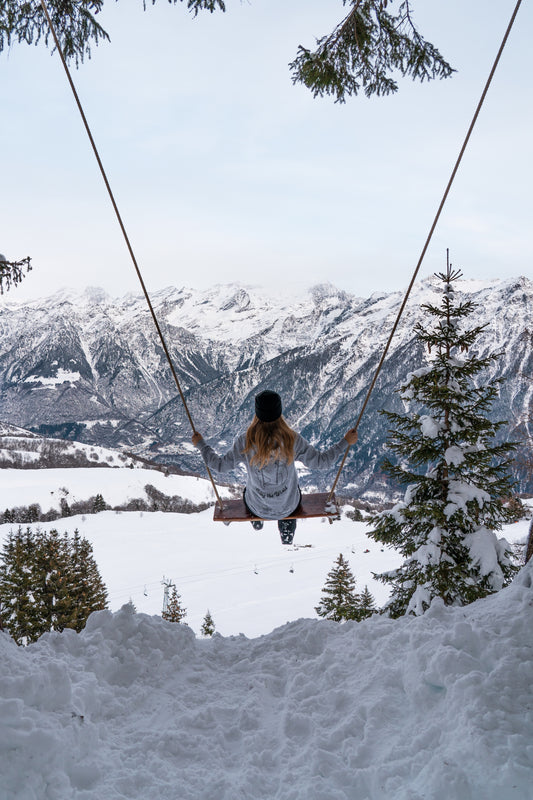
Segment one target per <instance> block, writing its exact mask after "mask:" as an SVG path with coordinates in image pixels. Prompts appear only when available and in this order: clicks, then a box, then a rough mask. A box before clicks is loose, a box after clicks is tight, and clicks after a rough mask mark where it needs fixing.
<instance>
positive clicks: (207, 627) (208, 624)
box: [201, 609, 215, 636]
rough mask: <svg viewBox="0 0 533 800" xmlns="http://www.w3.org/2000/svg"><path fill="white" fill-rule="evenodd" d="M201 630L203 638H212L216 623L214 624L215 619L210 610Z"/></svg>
mask: <svg viewBox="0 0 533 800" xmlns="http://www.w3.org/2000/svg"><path fill="white" fill-rule="evenodd" d="M201 630H202V636H212V635H213V634H214V632H215V623H214V622H213V617H212V616H211V612H210V611H209V609H207V612H206V615H205V617H204V621H203V623H202V628H201Z"/></svg>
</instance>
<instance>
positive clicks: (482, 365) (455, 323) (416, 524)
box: [370, 257, 516, 617]
mask: <svg viewBox="0 0 533 800" xmlns="http://www.w3.org/2000/svg"><path fill="white" fill-rule="evenodd" d="M436 277H437V278H438V279H439V280H440V282H441V285H442V290H441V291H442V301H441V303H440V305H438V306H435V305H432V304H426V305H424V306H422V308H423V309H424V311H425V312H426V314H427V316H428V318H429V319H428V323H427V325H426V326H424V325H422V324H420V323H418V324H417V325H416V327H415V333H416V337H417V339H418V341H419V342H422V343H423V344H425V345H427V347H428V351H429V354H430V355H429V358H430V361H429V364H428V366H425V367H423V368H422V369H419V370H416V372H413V373H412V374H411V375H409V376H408V378H407V380H406V382H405V384H404V385H403V386H402V387H401V389H400V392H401V397H402V398H403V400H404V402H405V403H406V406H407V413H405V414H396V413H391V412H383V413H385V414H386V416H387V417H388V419H389V421H390V422H391V424H392V429H391V431H390V435H389V442H388V444H389V448H390V449H391V450H392V451H393V452H394V453H396V454H397V455H398V456H400V458H401V460H400V463H398V464H396V465H394V464H392V463H391V462H390V461H386V462H385V465H384V469H385V471H386V472H387V473H388V474H389V475H390V476H391V477H393V478H394V479H396V480H397V481H399V482H400V483H402V484H408V488H407V491H406V493H405V497H404V500H403V501H402V502H400V503H398V504H397V505H396V506H395V507H394V508H392V509H391V510H390V511H386V512H383V513H382V514H378V515H376V516H374V517H373V519H372V522H373V524H374V531H373V532H372V533H371V534H370V535H371V536H372V537H373V538H374V539H376V540H377V541H379V542H382V543H384V544H387V545H390V546H392V547H395V548H396V549H397V550H399V551H400V553H401V554H402V555H403V556H404V558H405V559H406V560H405V561H404V563H403V565H402V566H401V567H399V568H398V569H396V570H393V571H392V572H388V573H384V574H382V575H378V576H377V577H378V578H379V579H380V580H381V581H383V582H384V583H387V584H389V585H390V586H391V589H392V594H391V598H390V601H389V603H388V604H387V606H386V609H385V610H386V613H388V614H389V615H390V616H392V617H398V616H401V615H403V614H415V615H419V614H423V613H424V611H426V610H427V608H428V607H429V605H430V603H431V600H432V599H433V598H434V597H441V598H442V599H443V600H444V602H445V603H446V604H447V605H452V604H453V605H465V604H467V603H471V602H472V601H473V600H476V599H478V598H479V597H484V596H485V595H487V594H490V593H491V592H495V591H497V590H498V589H501V588H502V587H503V586H505V585H506V584H507V583H509V581H510V580H511V578H512V576H513V574H514V572H515V569H516V568H515V567H514V566H513V565H512V564H511V561H510V556H511V552H510V549H509V545H508V544H507V542H506V541H505V540H503V539H501V540H498V538H497V537H496V534H495V533H494V531H496V530H499V529H500V528H501V526H502V524H503V523H505V522H507V521H508V519H509V518H510V512H509V511H508V510H507V509H506V508H505V507H504V505H503V503H502V498H504V497H507V496H509V495H510V494H511V482H510V478H509V474H508V467H509V463H510V461H509V459H508V456H509V453H510V452H511V451H512V450H513V449H514V447H515V446H514V445H513V444H510V443H501V444H495V443H494V441H493V440H494V436H495V434H496V433H497V431H498V430H499V429H500V428H501V427H502V425H504V424H505V423H503V422H497V423H493V422H491V421H490V420H489V419H488V417H487V416H486V414H487V412H488V411H489V409H490V406H491V403H492V400H493V398H494V397H495V396H496V394H497V392H498V386H499V380H497V379H494V380H488V381H486V382H485V383H483V382H482V381H481V380H478V381H477V382H476V381H475V379H476V377H478V376H480V373H482V372H483V371H485V370H487V369H488V368H489V367H490V366H491V365H493V364H494V362H495V361H496V360H497V358H498V355H496V354H488V355H485V356H483V357H481V356H476V355H475V354H473V353H472V352H471V350H470V348H471V347H472V345H473V344H474V342H475V341H476V339H477V338H478V336H479V335H480V333H481V332H482V330H483V327H480V326H478V327H475V326H474V327H468V326H467V325H465V324H464V323H465V319H466V318H467V317H469V316H470V315H471V314H472V313H473V312H474V310H475V304H474V303H472V302H471V301H468V300H466V301H461V300H460V299H456V297H455V284H456V281H457V280H458V279H459V278H460V277H461V272H460V271H459V270H453V269H452V266H451V264H450V262H449V257H448V259H447V270H446V273H440V274H438V275H437V276H436ZM431 322H432V323H433V324H430V323H431ZM413 406H414V408H413Z"/></svg>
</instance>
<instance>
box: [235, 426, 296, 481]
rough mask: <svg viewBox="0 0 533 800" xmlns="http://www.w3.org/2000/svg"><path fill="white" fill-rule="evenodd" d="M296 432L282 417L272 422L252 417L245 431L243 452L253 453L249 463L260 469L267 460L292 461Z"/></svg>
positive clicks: (288, 462)
mask: <svg viewBox="0 0 533 800" xmlns="http://www.w3.org/2000/svg"><path fill="white" fill-rule="evenodd" d="M295 440H296V433H295V432H294V431H293V430H292V428H289V426H288V425H287V423H286V422H285V420H284V419H283V417H278V419H276V420H274V422H262V421H261V420H260V419H258V418H257V417H254V419H253V421H252V424H251V425H250V427H249V428H248V430H247V431H246V443H245V447H244V450H243V452H244V453H250V452H252V451H253V455H252V457H251V459H250V463H251V464H254V465H255V466H258V467H259V469H262V468H263V467H264V466H266V464H268V462H269V461H271V460H272V461H286V462H287V464H292V462H293V461H294V442H295Z"/></svg>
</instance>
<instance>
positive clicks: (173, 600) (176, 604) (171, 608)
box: [161, 585, 187, 622]
mask: <svg viewBox="0 0 533 800" xmlns="http://www.w3.org/2000/svg"><path fill="white" fill-rule="evenodd" d="M161 616H162V617H163V619H166V620H167V621H168V622H181V621H182V620H183V619H185V617H186V616H187V610H186V609H185V608H183V606H182V604H181V596H180V595H179V594H178V590H177V589H176V587H175V586H174V585H173V586H172V590H171V592H170V597H169V599H168V604H167V607H166V609H165V611H163V613H162V614H161Z"/></svg>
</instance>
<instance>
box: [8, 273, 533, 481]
mask: <svg viewBox="0 0 533 800" xmlns="http://www.w3.org/2000/svg"><path fill="white" fill-rule="evenodd" d="M462 290H463V291H464V292H465V293H466V294H468V295H469V296H471V297H472V298H473V299H474V300H475V301H476V302H477V303H478V304H479V310H478V314H477V315H476V319H475V323H476V324H486V325H487V328H486V330H485V332H484V334H483V337H482V338H481V339H480V342H479V349H480V350H481V352H486V351H491V352H501V353H502V358H501V359H500V361H499V362H498V365H497V367H496V369H497V374H498V375H500V376H502V377H504V378H505V379H506V382H505V384H504V386H503V388H502V391H501V395H500V397H499V399H498V401H497V402H496V404H495V407H494V416H495V417H496V418H498V419H506V420H508V421H509V427H508V429H506V430H505V431H503V430H502V435H505V436H508V437H513V436H514V437H516V438H518V439H523V438H524V437H525V438H526V439H528V437H530V431H529V426H530V422H529V417H530V413H531V410H532V409H531V406H532V403H533V394H532V392H533V386H532V384H531V381H530V376H531V372H532V369H533V350H532V347H531V344H532V334H531V329H530V320H531V318H532V316H533V285H532V283H531V282H530V281H528V280H527V279H525V278H517V279H512V280H508V281H502V282H490V283H489V282H487V283H481V282H472V281H468V280H465V281H463V282H462ZM435 299H436V296H435V294H434V289H433V287H432V284H431V282H429V281H423V282H420V283H419V284H417V285H416V287H415V289H414V291H413V294H412V297H411V299H410V301H409V304H408V306H407V309H406V312H405V314H404V317H403V320H402V322H401V324H400V326H399V328H398V331H397V333H396V336H395V338H394V342H393V347H392V348H391V352H390V355H389V357H388V359H387V361H386V364H385V367H384V370H383V373H382V375H381V378H380V379H379V381H378V383H377V385H376V389H375V391H374V394H373V396H372V399H371V401H370V403H369V406H368V409H367V412H366V415H365V418H364V420H363V424H362V425H361V428H360V439H359V444H358V447H357V448H355V449H354V450H353V452H352V454H351V456H350V459H349V460H348V463H347V465H346V468H345V473H344V474H343V481H344V483H345V484H348V485H349V486H350V491H351V492H353V493H356V494H357V493H361V492H362V491H364V490H365V489H366V490H368V489H372V488H373V489H379V488H380V481H381V480H382V478H380V477H379V470H377V469H376V468H377V467H378V466H379V462H380V460H381V458H382V456H383V442H384V439H385V436H386V429H387V423H386V422H385V421H384V420H383V419H382V418H381V417H380V416H379V415H378V413H377V411H378V410H379V409H381V408H384V407H385V408H389V409H391V410H392V409H398V408H399V404H400V401H399V399H398V398H397V396H396V395H395V389H396V388H397V386H398V384H399V382H400V380H402V379H403V378H405V375H406V373H407V372H409V371H411V370H412V369H414V368H416V367H417V366H420V365H421V364H422V363H423V361H424V359H425V358H426V355H425V354H424V353H423V352H422V350H421V349H420V348H419V347H418V346H417V345H415V343H414V340H413V327H414V324H415V322H416V321H417V320H419V319H420V316H421V311H420V306H421V304H423V303H425V302H428V301H431V300H435ZM153 302H154V307H155V309H156V312H157V314H158V317H159V319H160V321H161V324H162V327H163V330H164V332H165V334H166V336H167V338H168V341H169V345H170V349H171V352H172V356H173V359H174V362H175V365H176V368H177V371H178V374H179V376H180V379H181V381H182V383H183V387H184V390H185V393H186V396H187V399H188V402H189V405H190V409H191V412H192V415H193V418H194V420H195V422H196V424H197V427H198V428H199V429H201V430H202V432H203V433H204V434H205V435H206V436H214V437H216V439H217V440H222V441H225V442H229V441H231V439H232V438H233V436H234V435H235V434H236V433H237V432H238V431H240V430H242V428H243V427H244V426H245V425H246V424H247V423H248V422H249V419H250V416H251V413H252V410H253V397H254V394H255V393H256V391H257V390H260V389H263V388H266V387H270V388H275V389H277V390H278V391H279V392H280V393H281V394H282V395H283V399H284V408H285V414H286V416H287V418H288V419H289V421H290V423H291V424H292V425H293V426H294V427H296V428H297V429H299V430H300V431H301V432H302V433H303V435H305V436H307V438H309V439H310V440H311V441H313V442H320V443H322V444H324V445H326V444H329V443H333V442H334V441H337V440H338V439H339V438H340V436H341V435H342V434H343V433H344V432H345V430H346V429H347V428H348V427H350V426H351V425H352V424H353V422H354V420H355V418H356V417H357V415H358V413H359V410H360V408H361V404H362V401H363V398H364V396H365V394H366V390H367V388H368V385H369V382H370V380H371V377H372V375H373V372H374V369H375V367H376V364H377V361H378V359H379V356H380V355H381V352H382V350H383V346H384V343H385V340H386V338H387V337H388V334H389V332H390V329H391V326H392V323H393V320H394V318H395V316H396V313H397V310H398V307H399V304H400V302H401V295H400V293H393V294H375V295H372V296H371V297H369V298H366V299H361V298H357V297H355V296H352V295H349V294H347V293H346V292H342V291H339V290H337V289H335V288H334V287H332V286H329V285H325V286H317V287H314V288H313V289H311V290H310V291H309V292H308V293H306V294H303V295H301V296H298V297H295V296H287V295H285V294H282V293H280V295H278V296H277V297H273V296H271V295H270V296H269V295H267V294H265V293H264V292H263V291H262V290H260V289H255V288H251V287H243V286H236V285H230V286H216V287H213V288H212V289H210V290H208V291H203V292H200V291H195V290H192V289H166V290H163V291H160V292H156V293H155V294H154V297H153ZM0 330H1V332H2V336H1V337H0V419H4V420H6V421H9V422H11V423H13V424H16V425H22V426H24V427H28V428H31V429H34V430H39V431H40V432H42V433H45V434H47V435H55V436H60V437H63V438H70V439H77V440H79V441H83V442H87V443H95V444H99V445H105V446H111V447H115V448H125V447H127V448H131V447H135V448H137V450H138V452H141V453H143V454H144V455H146V454H147V453H150V454H151V456H152V457H154V458H159V459H161V460H168V459H173V460H174V461H175V462H176V463H178V464H180V465H181V466H182V467H184V468H187V469H191V470H195V471H196V470H198V469H199V468H200V466H201V465H200V461H199V457H198V454H197V453H196V452H194V451H191V448H190V446H189V444H188V443H189V439H190V425H189V422H188V420H187V418H186V417H185V415H184V412H183V408H182V405H181V402H180V401H179V398H178V399H177V398H176V387H175V385H174V384H173V381H172V377H171V375H170V371H169V369H168V365H167V364H166V362H165V359H164V356H163V353H162V350H161V347H160V346H159V344H158V342H157V339H156V335H155V332H154V327H153V323H152V320H151V318H150V316H149V313H148V310H147V308H146V304H145V302H144V300H143V298H140V297H136V296H133V295H128V296H126V297H123V298H121V299H112V298H109V297H107V296H106V295H105V293H103V292H102V291H101V290H88V291H87V292H86V293H85V294H82V295H79V294H75V293H69V292H61V293H59V294H57V295H54V296H53V297H51V298H47V299H46V300H41V301H33V302H32V303H27V304H17V302H16V300H15V301H14V300H12V299H11V298H9V300H8V301H7V302H4V303H3V304H2V307H1V308H0ZM517 474H518V477H519V478H520V479H521V481H522V488H523V489H525V488H526V487H527V486H529V483H530V477H528V475H527V474H526V473H525V472H524V471H522V473H521V472H520V470H518V471H517ZM330 478H331V476H329V475H328V476H325V477H324V481H325V485H328V484H329V483H330ZM529 488H530V489H531V488H533V486H530V487H529Z"/></svg>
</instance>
